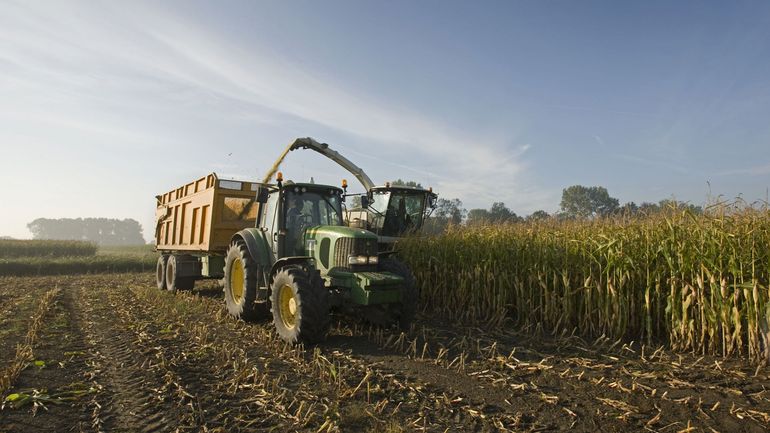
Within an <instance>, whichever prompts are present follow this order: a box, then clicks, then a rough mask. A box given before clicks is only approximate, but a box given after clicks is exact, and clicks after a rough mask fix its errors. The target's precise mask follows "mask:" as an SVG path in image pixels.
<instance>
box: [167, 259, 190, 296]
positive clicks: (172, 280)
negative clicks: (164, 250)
mask: <svg viewBox="0 0 770 433" xmlns="http://www.w3.org/2000/svg"><path fill="white" fill-rule="evenodd" d="M177 270H178V266H177V257H176V255H174V254H172V255H170V256H168V260H167V261H166V290H168V291H169V292H176V291H177V290H192V289H193V287H194V286H195V278H193V277H181V276H179V272H177Z"/></svg>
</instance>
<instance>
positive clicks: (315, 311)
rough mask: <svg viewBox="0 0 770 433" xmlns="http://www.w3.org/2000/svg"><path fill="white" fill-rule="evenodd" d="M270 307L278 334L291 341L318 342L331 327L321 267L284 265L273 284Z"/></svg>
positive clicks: (327, 296) (274, 278) (326, 292)
mask: <svg viewBox="0 0 770 433" xmlns="http://www.w3.org/2000/svg"><path fill="white" fill-rule="evenodd" d="M270 310H271V311H272V313H273V324H274V325H275V329H276V331H277V332H278V335H279V336H280V337H281V338H282V339H283V340H284V341H286V342H289V343H300V342H304V343H311V344H312V343H317V342H319V341H323V339H324V338H326V334H327V332H328V330H329V323H330V321H331V320H330V317H329V292H328V291H327V289H326V287H324V284H323V279H321V276H320V274H319V273H318V271H317V270H312V271H310V272H307V271H305V270H303V269H302V268H300V267H297V266H290V267H286V268H283V269H281V270H280V271H278V272H277V273H276V274H275V276H274V277H273V281H272V283H271V285H270Z"/></svg>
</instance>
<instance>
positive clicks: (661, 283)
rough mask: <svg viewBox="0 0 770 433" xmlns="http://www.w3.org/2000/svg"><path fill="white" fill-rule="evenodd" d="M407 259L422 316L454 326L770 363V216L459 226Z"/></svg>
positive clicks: (414, 248) (716, 213)
mask: <svg viewBox="0 0 770 433" xmlns="http://www.w3.org/2000/svg"><path fill="white" fill-rule="evenodd" d="M399 248H400V253H401V255H402V257H404V258H405V260H406V261H407V262H408V263H409V264H410V266H411V268H412V269H413V271H414V272H415V275H416V277H417V280H418V284H419V285H420V291H421V297H422V302H423V305H426V306H430V308H431V310H432V311H441V312H443V313H444V314H445V315H446V316H448V317H451V318H453V319H459V320H466V321H473V322H487V323H489V324H491V325H493V326H502V325H503V324H504V323H510V322H511V321H512V322H513V323H514V324H515V326H516V327H517V328H518V329H521V330H525V331H530V332H552V333H565V332H566V333H575V334H579V335H584V336H594V337H596V336H603V337H605V338H609V339H612V340H619V339H625V340H626V341H628V340H635V341H639V342H645V343H647V344H652V343H659V342H664V343H668V344H670V346H671V347H672V348H674V349H676V350H683V351H693V352H698V353H702V354H712V355H720V356H725V357H727V356H739V357H744V358H748V359H749V360H750V361H752V362H763V363H766V362H767V361H768V360H770V350H769V349H768V345H769V343H770V333H768V321H770V304H769V303H768V298H769V297H770V294H769V293H768V281H769V280H770V275H769V274H770V212H769V211H768V210H767V209H762V210H758V209H753V208H747V207H742V208H739V207H738V206H733V207H727V206H721V207H713V208H710V209H707V212H706V213H705V214H704V215H695V214H692V213H690V212H688V211H671V212H669V213H667V214H665V215H656V216H648V217H643V218H617V219H603V220H594V221H564V222H558V221H548V222H539V223H527V224H509V225H481V226H472V227H454V228H450V229H449V230H448V231H447V232H445V233H444V234H442V235H439V236H435V237H429V238H411V239H407V240H404V241H403V242H401V244H400V246H399Z"/></svg>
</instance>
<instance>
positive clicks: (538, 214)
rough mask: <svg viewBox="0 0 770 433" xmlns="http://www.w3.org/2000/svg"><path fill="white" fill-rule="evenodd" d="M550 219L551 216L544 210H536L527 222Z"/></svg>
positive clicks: (528, 217)
mask: <svg viewBox="0 0 770 433" xmlns="http://www.w3.org/2000/svg"><path fill="white" fill-rule="evenodd" d="M550 217H551V215H549V214H548V212H546V211H544V210H536V211H534V212H532V213H531V214H530V215H529V216H527V221H542V220H547V219H548V218H550Z"/></svg>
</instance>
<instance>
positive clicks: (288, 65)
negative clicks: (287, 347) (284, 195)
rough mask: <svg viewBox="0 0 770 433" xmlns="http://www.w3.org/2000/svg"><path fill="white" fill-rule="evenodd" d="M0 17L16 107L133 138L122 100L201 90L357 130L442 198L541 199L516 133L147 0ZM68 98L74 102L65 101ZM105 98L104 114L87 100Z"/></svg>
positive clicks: (254, 111) (250, 109) (151, 103)
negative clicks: (422, 104)
mask: <svg viewBox="0 0 770 433" xmlns="http://www.w3.org/2000/svg"><path fill="white" fill-rule="evenodd" d="M0 15H1V16H2V18H0V62H2V63H0V77H2V78H3V79H6V80H9V81H7V82H10V80H13V81H14V84H13V85H9V88H10V87H13V88H14V89H15V91H14V94H15V95H16V96H17V97H18V98H20V99H23V100H24V101H26V104H27V105H26V106H27V111H26V112H22V114H20V115H21V116H27V117H28V118H31V117H37V116H38V115H40V118H45V119H47V120H46V121H47V122H50V123H57V124H58V125H59V126H67V127H74V128H81V129H85V130H86V131H85V132H86V133H88V132H98V133H104V134H109V133H110V132H111V131H112V132H113V133H114V134H120V135H122V136H123V137H124V138H125V139H126V140H129V141H136V142H138V141H141V140H142V139H143V136H144V135H145V134H143V133H138V132H135V133H133V135H132V134H131V133H129V132H128V131H137V130H142V129H145V128H142V125H141V124H140V123H141V121H142V119H125V118H122V117H121V115H120V113H121V110H122V109H124V108H125V107H131V108H134V109H136V108H139V109H142V110H148V111H151V112H152V111H158V110H162V109H163V108H162V104H158V101H159V100H160V97H159V96H158V95H159V94H162V95H163V97H162V98H165V99H166V100H167V99H173V98H178V99H180V100H182V101H184V100H185V99H188V103H189V104H190V105H193V104H195V103H196V102H198V100H199V99H200V98H203V97H206V95H208V97H209V98H217V99H219V100H220V101H223V102H221V104H222V105H225V106H227V107H228V110H231V111H232V110H238V111H240V112H241V113H242V115H244V116H254V117H256V118H258V119H259V120H261V121H263V122H269V123H282V122H284V123H289V122H294V123H296V122H297V120H299V121H300V123H302V122H306V123H308V124H317V125H322V126H324V127H326V128H331V129H333V130H337V131H339V132H341V133H344V134H349V135H351V136H354V137H360V138H361V141H363V142H369V143H373V145H370V147H367V148H363V147H357V148H356V150H357V151H358V152H359V153H360V154H363V155H372V156H373V157H375V158H376V157H377V156H378V154H381V153H382V150H378V149H382V148H380V147H379V146H387V149H388V151H389V152H388V153H389V154H396V155H409V157H408V158H403V159H402V160H401V161H396V160H393V161H391V162H387V163H386V164H390V165H391V166H393V167H400V168H401V169H404V170H409V171H411V172H413V173H415V174H419V173H424V174H426V175H428V176H429V177H431V178H432V179H435V186H436V187H437V188H438V189H439V190H441V191H442V193H443V194H444V195H446V196H459V197H463V198H466V200H468V201H469V202H472V203H473V204H474V205H479V206H480V205H485V204H486V203H483V202H484V201H489V200H490V199H495V201H501V200H505V201H506V202H507V203H509V205H514V206H518V207H521V208H524V209H530V208H535V207H542V204H543V203H542V201H543V200H542V198H543V194H541V193H540V192H539V191H537V190H536V188H534V187H533V186H532V185H529V184H528V183H527V179H526V171H527V165H526V162H525V157H524V154H525V152H526V150H527V149H528V148H529V145H528V144H525V145H518V144H516V137H515V133H516V131H466V130H461V129H457V128H455V127H453V126H452V125H450V124H447V123H445V122H442V121H439V120H436V119H435V118H433V117H431V116H430V115H429V114H425V113H423V112H418V111H416V110H412V109H410V108H409V107H405V106H403V104H401V103H400V102H401V101H388V100H386V99H384V98H383V96H382V95H373V94H361V93H353V92H350V91H349V90H347V89H346V88H345V86H344V85H343V84H341V83H342V79H340V80H337V81H331V80H328V79H321V78H319V77H318V76H317V75H316V74H314V73H313V72H312V71H309V70H306V69H305V68H304V67H302V66H301V65H300V64H298V63H294V62H293V61H292V60H291V59H280V58H277V57H276V56H274V55H272V54H273V53H271V52H270V49H269V47H259V46H242V45H240V43H239V42H237V41H233V40H230V39H227V38H226V37H223V36H222V35H220V34H217V33H214V32H212V30H211V29H209V28H204V27H201V26H199V25H197V24H195V23H193V22H189V21H184V20H182V19H180V18H179V17H178V16H176V15H174V14H171V13H169V12H168V11H165V10H163V9H162V8H159V7H156V6H154V5H153V4H152V3H136V2H132V3H98V4H94V3H70V2H68V3H66V4H64V3H56V2H51V3H47V4H42V3H36V4H30V3H6V4H5V5H4V6H0ZM3 65H5V66H3ZM24 89H26V90H24ZM30 90H34V92H30ZM47 90H50V96H40V95H44V94H45V93H46V91H47ZM190 90H192V92H190ZM30 95H33V96H30ZM132 95H134V96H133V97H132ZM143 96H146V98H143ZM38 97H39V98H49V99H50V100H49V101H48V102H49V103H50V104H51V105H50V106H49V108H47V109H46V108H41V107H44V106H45V104H43V102H44V101H42V100H41V99H35V98H38ZM73 100H78V101H83V102H84V104H83V107H81V108H80V109H79V110H76V111H74V110H70V109H69V108H68V107H69V106H70V105H71V104H72V101H73ZM6 101H8V98H6ZM62 101H64V102H62ZM66 101H69V104H70V105H67V103H66ZM177 102H179V101H177ZM89 103H92V104H90V105H89ZM0 104H3V103H0ZM6 104H8V102H7V103H6ZM3 105H5V104H3ZM105 105H107V106H109V107H110V109H111V110H113V111H108V112H106V113H105V112H102V111H101V110H98V109H94V110H92V111H89V108H88V107H94V106H96V107H103V106H105ZM3 108H4V109H8V108H9V107H8V106H7V105H6V106H5V107H3ZM191 111H192V109H191ZM84 114H85V115H88V116H92V118H91V119H83V115H84ZM164 114H167V115H173V114H172V113H164ZM17 116H18V115H17ZM95 119H98V125H99V126H98V127H97V126H93V125H94V124H95V123H97V122H93V120H95ZM287 119H294V120H287ZM89 125H91V126H89ZM89 128H91V129H92V130H91V131H88V129H89ZM93 129H97V131H93ZM153 132H154V133H156V134H157V133H158V132H159V131H158V129H157V128H156V129H154V130H153ZM144 138H147V137H144ZM287 138H290V137H287ZM166 139H167V140H168V141H171V142H174V141H176V140H178V136H177V137H174V136H172V135H169V136H168V137H166ZM158 140H159V139H158V138H157V137H156V138H155V139H154V140H153V142H157V141H158ZM278 151H279V149H275V152H276V154H277V153H278ZM409 161H414V162H413V163H412V162H409ZM500 185H505V187H504V188H500Z"/></svg>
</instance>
